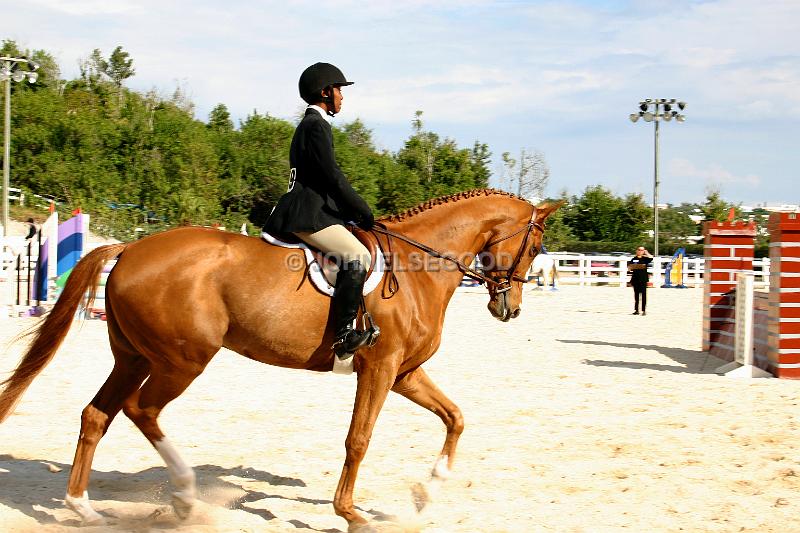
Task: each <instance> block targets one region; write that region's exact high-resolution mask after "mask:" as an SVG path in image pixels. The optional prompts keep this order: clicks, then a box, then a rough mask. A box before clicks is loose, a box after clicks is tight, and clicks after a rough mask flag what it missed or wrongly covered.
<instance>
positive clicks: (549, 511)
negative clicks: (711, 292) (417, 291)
mask: <svg viewBox="0 0 800 533" xmlns="http://www.w3.org/2000/svg"><path fill="white" fill-rule="evenodd" d="M648 295H649V300H650V301H649V308H648V314H647V316H644V317H643V316H632V315H631V314H630V313H631V311H632V305H633V303H632V302H633V294H632V291H631V290H630V289H627V290H626V289H620V288H610V287H564V288H562V289H561V290H560V291H557V292H549V291H535V290H530V289H526V294H525V300H524V303H523V305H524V307H523V313H522V315H521V317H520V318H518V319H516V320H513V321H511V322H509V323H506V324H503V323H500V322H498V321H497V320H495V319H493V318H492V317H491V316H490V315H489V312H488V311H487V310H486V303H487V301H488V298H487V296H486V294H485V290H484V289H481V288H475V289H459V290H458V292H457V294H456V295H455V297H454V298H453V301H452V302H451V304H450V308H449V313H448V317H447V322H446V325H445V333H444V338H443V342H442V347H441V349H440V350H439V353H438V354H437V355H436V356H434V358H433V359H432V360H431V361H429V362H428V363H427V364H426V365H425V368H426V370H427V371H428V373H429V374H430V375H431V377H432V378H433V379H434V380H435V381H436V383H437V384H438V385H439V386H440V388H441V389H442V390H443V391H445V393H446V394H448V395H449V396H450V398H451V399H453V401H455V402H456V403H457V404H458V405H459V406H460V407H461V409H462V411H463V413H464V417H465V420H466V430H465V432H464V435H463V437H462V439H461V443H460V446H459V449H458V451H459V454H458V457H457V460H456V465H455V470H454V472H453V473H452V476H451V478H450V479H449V480H448V481H447V482H446V483H445V484H444V485H443V486H442V487H441V489H440V490H439V491H438V494H437V495H436V499H435V500H434V501H433V502H432V503H431V504H430V505H429V507H428V508H427V509H426V510H425V511H424V513H423V514H422V515H421V516H416V515H415V512H414V507H413V503H412V500H411V492H410V489H411V487H412V486H413V485H414V484H415V483H417V482H419V481H424V480H425V479H426V478H427V477H428V475H429V473H430V469H431V467H432V466H433V463H434V461H435V459H436V454H437V453H438V451H439V450H440V448H441V445H442V443H443V439H444V427H443V426H442V424H441V422H440V420H439V419H438V418H437V417H436V416H434V415H432V414H431V413H428V412H426V411H424V410H423V409H421V408H419V407H417V406H416V405H413V404H411V403H410V402H408V401H407V400H405V399H403V398H401V397H399V396H397V395H390V397H389V399H388V401H387V403H386V406H385V408H384V410H383V412H382V414H381V416H380V418H379V419H378V424H377V427H376V429H375V433H374V436H373V439H372V442H371V445H370V448H369V452H368V453H367V457H366V459H365V461H364V463H363V464H362V467H361V470H360V472H359V479H358V483H357V484H356V492H355V499H356V505H357V508H358V509H359V510H360V511H361V512H363V513H364V514H365V515H366V516H369V517H373V518H377V519H380V518H385V517H389V516H396V517H397V520H396V523H399V524H403V525H404V526H405V528H406V530H418V529H420V528H421V529H424V530H425V531H440V532H441V531H446V532H476V531H487V532H531V531H533V532H536V531H556V532H573V531H574V532H582V531H586V532H604V531H621V530H628V531H669V532H672V531H675V532H677V531H726V532H727V531H730V532H733V531H753V532H755V531H758V532H765V531H775V532H788V531H799V530H800V496H798V495H800V464H798V458H799V456H798V446H799V444H798V443H800V424H798V417H797V414H798V410H799V409H800V407H798V403H799V400H798V398H799V397H800V382H798V381H788V380H777V379H769V380H755V381H743V380H732V379H729V378H725V377H721V376H717V375H715V374H714V373H713V371H714V369H715V368H716V367H717V366H719V365H720V364H722V362H721V361H719V360H717V359H715V358H713V357H710V356H709V355H708V354H706V353H704V352H701V351H700V338H701V301H702V290H701V289H686V290H678V289H651V290H650V291H649V294H648ZM33 323H34V319H8V320H4V321H0V341H3V342H4V343H6V342H7V341H9V340H10V339H11V338H12V337H13V336H14V335H15V334H17V333H18V332H19V331H21V330H22V329H24V328H25V327H28V326H30V325H31V324H33ZM105 328H106V325H105V323H104V322H100V321H89V322H86V323H84V324H83V326H82V327H79V326H78V323H76V324H75V326H74V327H73V329H72V331H71V333H70V335H69V337H68V338H67V340H66V342H65V345H64V346H63V347H62V349H61V350H60V352H59V353H58V354H57V355H56V358H55V360H54V361H53V363H51V365H50V366H49V367H48V368H47V369H46V370H45V371H44V372H43V373H42V375H41V376H39V378H38V379H37V380H36V381H35V382H34V384H33V385H32V386H31V388H30V389H29V390H28V392H27V393H26V395H25V396H24V398H23V400H22V402H21V403H20V404H19V406H18V407H17V410H16V412H15V413H14V414H13V415H12V416H11V417H10V418H9V419H8V420H7V421H6V422H5V423H3V424H2V425H0V531H3V532H64V531H75V530H77V528H78V526H79V523H78V519H77V516H76V515H75V514H74V513H72V512H71V511H69V510H67V509H65V508H64V507H63V498H64V492H65V488H66V484H67V477H68V474H69V468H70V464H71V462H72V457H73V454H74V451H75V444H76V440H77V437H78V429H79V424H80V413H81V410H82V409H83V407H84V406H85V405H86V404H87V403H88V402H89V400H91V398H92V396H93V395H94V394H95V392H96V391H97V389H98V388H99V387H100V385H101V384H102V383H103V381H104V380H105V378H106V376H107V375H108V372H109V371H110V368H111V363H112V357H111V353H110V350H109V347H108V341H107V338H106V329H105ZM391 334H392V332H390V331H384V335H391ZM22 349H23V345H22V344H14V345H11V346H10V347H9V348H8V349H6V350H5V353H4V355H3V356H2V359H0V371H2V372H6V371H9V370H11V369H12V368H13V367H14V366H15V365H16V363H17V361H18V359H19V356H20V354H21V352H22ZM354 392H355V376H336V375H333V374H317V373H312V372H301V371H295V370H285V369H281V368H275V367H270V366H266V365H261V364H258V363H254V362H252V361H250V360H248V359H245V358H244V357H241V356H239V355H237V354H234V353H231V352H228V351H222V352H221V353H220V354H218V355H217V357H216V358H215V359H214V361H212V363H211V365H210V366H209V368H208V369H207V370H206V372H205V373H204V374H203V375H202V376H200V378H198V379H197V380H196V381H195V382H194V383H193V384H192V386H191V387H190V388H189V390H188V391H187V392H186V393H185V394H184V395H183V396H181V397H180V398H179V399H178V400H176V401H175V402H173V403H172V404H170V405H169V406H168V407H167V408H166V410H165V412H164V414H163V415H162V417H161V418H160V420H161V422H162V428H163V429H164V431H165V432H166V433H167V435H168V437H169V438H170V440H171V441H172V443H173V444H174V445H175V447H176V448H177V449H178V450H179V451H180V452H181V454H182V455H183V457H184V459H185V460H186V461H187V462H188V463H189V464H191V465H193V466H194V467H195V469H196V473H197V478H198V491H199V496H200V498H201V500H202V503H201V504H200V505H199V507H198V508H197V509H195V511H194V513H193V515H192V516H191V517H190V518H189V519H188V520H187V521H185V522H180V521H178V520H177V519H176V518H175V517H174V516H173V515H172V514H171V513H170V512H163V511H162V508H163V506H164V505H167V504H168V503H169V495H170V489H169V487H168V485H167V472H166V469H165V467H164V465H163V463H162V462H161V459H160V457H159V456H158V454H157V453H156V451H155V450H154V449H153V448H152V447H151V446H150V445H149V444H148V443H147V441H146V440H145V439H144V437H143V436H142V435H141V434H140V433H139V431H138V430H136V429H135V428H134V427H133V425H132V424H131V423H130V422H129V421H128V420H127V419H126V418H125V417H124V416H123V415H120V416H118V417H117V419H116V420H115V422H114V424H112V426H111V429H110V430H109V432H108V434H107V435H106V436H105V438H104V439H103V440H102V441H101V443H100V445H99V447H98V450H97V454H96V456H95V460H94V465H93V468H94V470H93V475H92V481H91V484H90V487H89V494H90V496H91V498H92V500H93V501H94V505H95V508H96V509H97V510H98V511H99V512H100V513H101V514H102V515H104V516H105V517H106V519H107V521H108V525H106V526H103V527H100V528H94V527H87V528H82V529H81V531H85V532H95V531H133V530H135V531H151V530H159V531H160V530H168V531H175V532H204V531H209V532H210V531H214V532H240V531H254V532H255V531H259V532H263V531H276V532H277V531H296V532H305V531H309V532H311V531H326V532H337V531H345V530H346V527H347V526H346V523H345V522H344V521H343V520H342V519H340V518H338V517H337V516H336V515H335V514H334V513H333V507H332V505H331V500H332V497H333V493H334V491H335V488H336V483H337V480H338V477H339V473H340V470H341V466H342V461H343V460H344V438H345V435H346V432H347V427H348V425H349V422H350V410H351V407H352V402H353V396H354ZM386 530H392V531H398V530H399V529H398V528H397V527H390V528H388V529H386Z"/></svg>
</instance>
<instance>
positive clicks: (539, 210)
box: [536, 200, 567, 222]
mask: <svg viewBox="0 0 800 533" xmlns="http://www.w3.org/2000/svg"><path fill="white" fill-rule="evenodd" d="M565 203H567V201H566V200H559V201H558V202H543V203H541V204H539V205H537V206H536V221H537V222H544V221H545V220H546V219H547V217H549V216H550V215H552V214H553V213H555V212H556V211H557V210H558V209H559V208H560V207H562V206H563V205H564V204H565Z"/></svg>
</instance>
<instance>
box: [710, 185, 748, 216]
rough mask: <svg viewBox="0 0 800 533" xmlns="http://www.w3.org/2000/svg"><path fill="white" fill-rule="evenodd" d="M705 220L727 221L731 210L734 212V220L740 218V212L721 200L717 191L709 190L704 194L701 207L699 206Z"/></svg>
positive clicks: (735, 207)
mask: <svg viewBox="0 0 800 533" xmlns="http://www.w3.org/2000/svg"><path fill="white" fill-rule="evenodd" d="M700 209H701V210H702V212H703V218H704V219H705V220H720V221H722V220H727V219H728V215H729V214H730V211H731V209H733V210H734V216H735V217H736V218H739V217H741V210H740V209H739V208H738V207H737V206H735V205H733V204H731V203H728V202H726V201H725V200H723V199H722V195H721V194H720V191H719V190H715V189H709V190H708V191H707V192H706V199H705V201H704V202H703V205H701V206H700Z"/></svg>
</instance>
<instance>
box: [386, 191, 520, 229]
mask: <svg viewBox="0 0 800 533" xmlns="http://www.w3.org/2000/svg"><path fill="white" fill-rule="evenodd" d="M493 195H499V196H508V197H510V198H516V199H518V200H522V201H523V202H527V201H528V200H526V199H524V198H522V197H520V196H517V195H516V194H511V193H510V192H506V191H501V190H499V189H472V190H470V191H462V192H457V193H455V194H450V195H448V196H440V197H438V198H432V199H430V200H427V201H425V202H422V203H421V204H419V205H417V206H415V207H411V208H409V209H406V210H405V211H403V212H402V213H397V214H394V215H384V216H382V217H381V218H379V219H378V220H380V221H383V222H401V221H403V220H406V219H408V218H410V217H412V216H414V215H418V214H420V213H423V212H425V211H428V210H429V209H431V208H433V207H436V206H437V205H442V204H447V203H450V202H457V201H459V200H464V199H466V198H475V197H477V196H493Z"/></svg>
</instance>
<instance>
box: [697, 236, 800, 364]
mask: <svg viewBox="0 0 800 533" xmlns="http://www.w3.org/2000/svg"><path fill="white" fill-rule="evenodd" d="M703 235H704V237H705V245H704V247H703V252H704V255H705V272H704V274H703V277H704V280H705V283H704V284H703V287H704V289H703V290H704V291H705V292H704V294H703V350H704V351H707V352H710V353H711V354H712V355H714V356H716V357H719V358H720V359H723V360H725V361H733V358H734V353H733V347H734V340H735V333H734V331H735V328H736V322H735V317H734V315H735V309H734V302H733V298H732V297H731V291H732V290H733V289H735V288H736V273H737V272H741V271H745V272H752V271H753V252H754V247H755V246H754V245H755V236H756V226H755V223H753V222H750V223H745V222H717V221H711V222H706V223H705V225H704V227H703ZM799 301H800V300H799Z"/></svg>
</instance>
